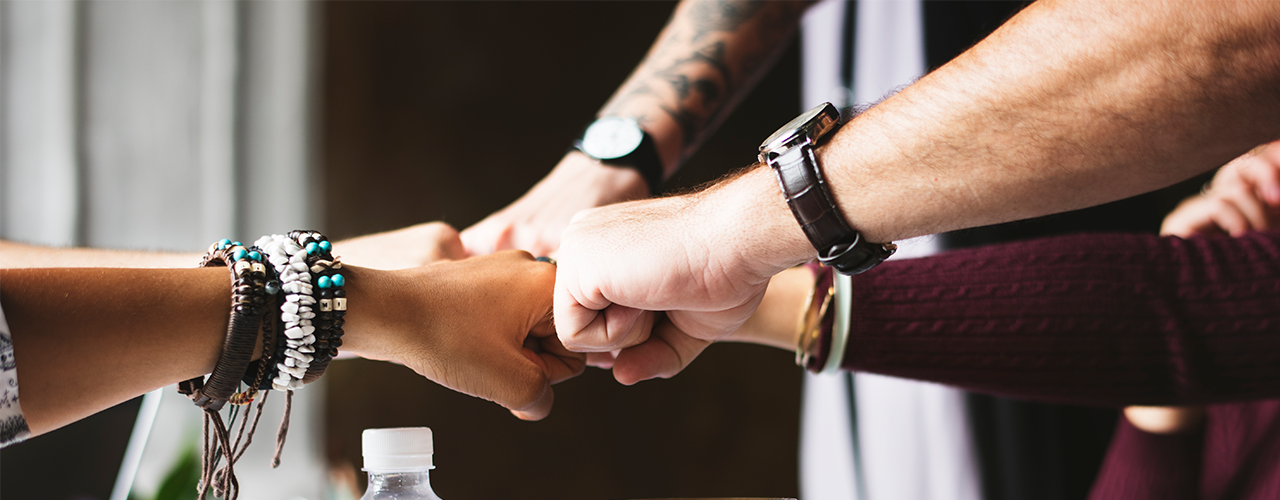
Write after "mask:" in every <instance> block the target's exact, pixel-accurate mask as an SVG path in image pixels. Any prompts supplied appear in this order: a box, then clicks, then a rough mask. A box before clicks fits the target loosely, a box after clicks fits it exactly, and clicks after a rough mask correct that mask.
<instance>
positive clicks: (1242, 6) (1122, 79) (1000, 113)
mask: <svg viewBox="0 0 1280 500" xmlns="http://www.w3.org/2000/svg"><path fill="white" fill-rule="evenodd" d="M1276 32H1280V4H1277V3H1274V2H1141V3H1126V2H1113V3H1097V2H1085V1H1056V2H1038V3H1036V4H1033V5H1031V6H1030V7H1028V8H1027V9H1024V10H1023V11H1022V12H1020V13H1019V14H1018V15H1017V16H1015V17H1014V18H1013V19H1012V20H1011V21H1010V22H1009V23H1007V24H1006V25H1005V26H1003V27H1001V28H1000V29H998V30H997V31H996V32H995V33H993V35H992V36H991V37H989V38H987V39H986V40H984V41H983V42H981V43H979V44H978V45H976V46H975V47H974V48H973V49H970V50H969V51H967V52H966V53H965V54H963V55H961V56H960V57H959V58H957V59H956V60H954V61H952V62H951V63H949V64H947V65H945V66H943V67H942V68H940V69H938V70H937V71H935V72H933V73H931V74H929V75H927V76H926V77H924V78H923V79H921V80H920V81H919V82H917V83H916V84H914V85H912V86H910V87H908V88H907V89H905V90H904V91H902V92H900V93H898V94H897V95H895V96H893V97H891V98H889V99H887V100H886V101H884V102H883V103H881V104H880V105H879V106H877V107H875V108H872V109H871V110H870V111H868V112H866V113H864V114H863V115H861V116H860V117H858V118H856V119H854V120H852V121H851V122H850V123H848V124H846V125H845V126H844V127H843V128H842V129H840V131H839V132H838V133H836V134H835V136H834V137H833V138H832V139H831V140H830V142H829V143H827V144H825V145H824V146H822V147H820V148H819V149H818V150H817V156H818V159H819V161H820V163H821V164H822V165H823V171H824V174H825V176H826V179H827V183H828V186H829V187H830V188H831V190H832V192H833V196H834V198H835V200H836V203H837V205H838V206H839V208H840V210H841V211H842V212H843V214H844V215H845V218H846V219H847V220H848V221H849V222H850V223H851V224H852V225H853V226H854V227H855V228H856V229H858V230H859V231H860V232H861V233H862V235H863V236H864V237H865V238H867V239H868V240H870V241H878V242H884V241H891V240H895V239H899V238H905V237H910V236H918V235H923V234H932V233H938V232H943V231H947V230H953V229H960V228H966V227H973V226H979V225H985V224H992V223H998V222H1005V221H1010V220H1016V219H1022V218H1027V217H1034V216H1039V215H1045V214H1048V213H1054V212H1059V211H1065V210H1070V209H1075V208H1081V207H1086V206H1091V205H1095V204H1098V203H1102V202H1105V201H1111V200H1115V199H1120V198H1123V197H1127V196H1130V195H1133V194H1137V193H1141V192H1144V191H1148V190H1151V189H1155V188H1158V187H1162V186H1165V185H1169V184H1171V183H1173V182H1176V181H1178V180H1182V179H1185V178H1187V177H1190V176H1191V175H1193V174H1195V173H1199V172H1203V171H1204V170H1206V169H1208V168H1209V167H1210V166H1212V165H1220V164H1222V163H1224V162H1226V161H1227V160H1229V159H1230V158H1233V157H1235V156H1238V155H1239V154H1241V153H1243V152H1244V151H1247V150H1248V149H1250V148H1251V147H1253V146H1254V145H1256V144H1259V143H1262V142H1264V141H1268V140H1273V139H1275V137H1277V136H1280V118H1278V117H1280V91H1277V90H1276V89H1278V88H1280V38H1277V37H1275V36H1274V34H1275V33H1276ZM779 195H780V193H779V191H778V187H777V181H776V180H775V179H774V177H773V175H772V173H771V172H769V171H768V170H767V169H765V168H763V167H758V166H757V167H755V168H753V169H751V170H749V171H748V172H747V173H745V174H743V175H740V176H738V177H736V178H734V179H732V180H731V181H728V182H725V183H722V184H721V185H718V186H716V187H715V189H712V190H709V191H706V192H702V193H696V194H693V195H689V196H685V197H683V199H682V200H673V199H670V198H668V199H663V200H654V201H650V202H633V203H628V204H623V205H618V206H613V207H605V208H601V209H596V210H593V211H590V212H589V213H588V214H586V215H584V216H583V217H582V218H581V219H580V220H578V221H577V222H576V223H575V224H572V225H571V226H570V227H569V228H568V229H566V232H565V236H564V246H562V248H561V254H560V256H561V263H562V265H561V267H560V270H559V273H560V277H561V278H562V279H561V280H560V281H558V283H557V296H556V317H557V329H558V331H559V334H560V337H561V340H562V341H563V342H564V343H565V344H566V345H569V346H572V347H573V348H575V349H580V350H615V349H619V348H623V347H627V346H637V347H634V348H633V349H641V350H643V351H645V352H644V353H643V355H641V356H635V357H634V358H633V361H628V360H627V359H626V358H627V357H628V355H627V351H626V350H624V351H623V352H622V353H621V354H620V355H619V357H618V360H617V363H616V364H615V365H614V370H615V375H617V373H618V370H619V368H622V367H624V366H625V365H627V364H628V363H633V362H634V363H636V364H639V365H643V366H637V367H631V368H624V369H625V370H627V371H629V372H631V373H633V374H634V375H635V376H636V377H639V378H637V380H639V379H644V378H651V377H654V376H670V375H672V374H674V373H675V372H677V371H678V368H676V369H675V370H672V369H671V368H670V367H671V366H673V365H679V366H680V367H682V366H683V365H684V364H687V363H688V362H690V361H691V360H692V359H693V358H694V357H696V356H697V353H698V352H699V351H700V350H701V349H702V348H703V347H705V346H706V345H707V344H708V343H709V342H710V341H713V340H715V339H718V338H722V337H723V336H725V335H727V334H728V333H729V332H732V331H733V330H734V329H736V328H737V326H738V325H740V324H741V323H742V322H743V321H745V320H746V318H747V317H748V316H749V315H750V312H751V310H752V308H753V307H754V305H753V304H754V302H756V301H758V300H760V297H761V296H762V294H763V292H764V289H765V284H766V283H767V281H768V278H769V277H770V276H772V275H773V274H776V273H778V272H780V271H781V270H783V269H786V268H788V267H791V266H793V265H795V264H796V263H799V262H803V261H806V260H809V259H812V258H813V257H814V255H815V251H814V249H813V248H812V247H811V246H810V245H809V243H808V241H807V240H805V238H804V235H803V234H802V233H801V232H800V230H799V227H798V225H797V224H796V222H795V220H794V218H793V217H792V215H791V213H790V211H789V210H788V208H787V206H786V205H785V204H784V203H782V201H781V197H780V196H779ZM652 221H658V222H657V223H656V224H655V223H654V222H652ZM641 226H649V228H647V229H641ZM655 226H656V227H655ZM637 234H643V235H644V236H645V238H646V239H648V240H650V241H652V243H651V242H648V241H647V242H643V243H641V244H636V245H627V244H626V243H628V242H631V241H634V240H635V239H636V238H637V236H636V235H637ZM602 248H608V249H614V250H616V252H615V253H611V254H599V253H593V252H596V251H597V250H599V249H602ZM640 259H644V260H646V261H648V262H646V264H645V266H642V267H644V269H645V271H646V272H645V273H643V274H641V273H637V272H635V271H634V268H635V267H637V266H635V265H634V264H633V263H634V262H636V261H638V260H640ZM624 267H625V268H624ZM565 278H567V279H565ZM673 308H675V309H674V310H673ZM634 310H648V311H666V317H667V318H669V320H670V321H671V322H672V323H673V324H674V326H675V328H674V330H673V329H664V328H662V327H661V325H659V328H658V329H657V330H654V336H653V339H650V336H649V335H648V332H646V331H644V328H643V327H639V328H637V327H636V320H635V319H634V318H644V317H645V316H646V315H645V314H637V313H635V312H634ZM610 317H612V318H613V319H612V320H611V321H610V320H609V319H608V318H610ZM637 330H638V331H637ZM659 332H661V333H659ZM672 332H685V333H687V335H684V336H681V335H680V334H679V333H672ZM637 343H640V344H639V345H637ZM644 343H657V344H659V345H651V346H646V345H645V344H644ZM659 367H661V368H659Z"/></svg>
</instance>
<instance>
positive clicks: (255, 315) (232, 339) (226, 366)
mask: <svg viewBox="0 0 1280 500" xmlns="http://www.w3.org/2000/svg"><path fill="white" fill-rule="evenodd" d="M261 261H262V254H261V253H260V252H258V251H257V250H256V249H255V248H246V247H244V246H243V245H241V244H240V242H238V241H235V242H233V241H229V240H225V239H224V240H222V241H219V242H217V243H214V244H213V245H212V246H210V247H209V253H207V254H206V255H205V257H204V259H203V260H202V261H201V262H200V267H210V266H214V265H224V266H227V269H228V270H229V271H230V273H231V280H232V282H231V319H230V321H229V322H228V324H227V336H226V339H225V340H224V341H223V345H222V353H221V354H219V355H218V363H217V364H216V365H214V368H213V373H211V374H210V375H209V378H208V380H205V379H204V377H195V378H192V379H190V380H186V381H184V382H181V383H179V384H178V391H179V392H181V393H182V394H185V395H187V396H188V397H190V398H191V401H192V402H194V403H195V405H196V406H199V407H200V408H203V409H205V410H206V411H213V412H216V411H218V410H220V409H222V406H223V405H224V404H226V402H227V400H228V399H230V398H231V397H232V395H233V394H234V393H235V392H236V389H237V388H239V386H240V379H241V378H242V377H243V376H244V374H245V371H247V370H248V367H249V362H250V358H252V357H253V348H254V345H255V344H256V343H257V341H258V326H259V324H260V322H261V318H262V313H263V310H264V306H265V305H266V302H267V301H266V283H267V278H268V275H267V273H268V270H267V268H266V266H265V265H264V264H263V263H262V262H261Z"/></svg>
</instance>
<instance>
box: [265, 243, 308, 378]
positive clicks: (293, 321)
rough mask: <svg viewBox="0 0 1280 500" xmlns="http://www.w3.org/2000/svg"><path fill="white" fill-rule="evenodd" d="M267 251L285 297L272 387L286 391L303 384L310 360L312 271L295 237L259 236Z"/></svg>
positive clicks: (281, 305) (281, 308)
mask: <svg viewBox="0 0 1280 500" xmlns="http://www.w3.org/2000/svg"><path fill="white" fill-rule="evenodd" d="M257 243H258V245H259V246H261V247H262V248H263V249H264V250H265V251H266V253H267V260H268V261H269V262H271V265H272V266H273V267H275V270H276V272H277V273H279V276H280V290H281V291H282V292H283V293H284V300H282V301H281V302H280V323H281V335H280V336H279V337H278V340H277V341H276V345H275V346H274V351H275V352H274V354H275V356H274V360H275V366H273V367H272V373H271V375H272V380H271V387H272V388H273V389H275V390H277V391H287V390H292V389H299V388H301V387H302V377H303V375H305V374H306V372H307V367H308V366H309V364H310V362H311V356H310V353H312V352H315V350H314V348H312V347H311V344H312V342H314V341H315V336H314V333H315V326H313V325H312V324H311V320H312V319H314V318H315V312H313V310H312V307H313V306H314V305H315V298H313V297H312V295H311V294H312V291H313V287H312V284H311V272H310V269H309V268H308V266H307V264H306V262H305V259H306V250H305V249H304V248H303V247H302V245H299V244H298V243H297V242H296V241H294V240H292V239H290V238H288V237H287V236H283V235H278V234H276V235H271V236H263V237H262V238H260V239H259V240H258V242H257Z"/></svg>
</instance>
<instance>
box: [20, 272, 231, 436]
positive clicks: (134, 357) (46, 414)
mask: <svg viewBox="0 0 1280 500" xmlns="http://www.w3.org/2000/svg"><path fill="white" fill-rule="evenodd" d="M230 290H231V282H230V279H229V278H228V276H227V270H226V269H225V268H216V269H145V270H144V269H116V268H103V269H71V268H63V269H6V270H0V300H2V301H3V304H2V305H3V308H4V313H5V316H6V318H7V319H8V322H9V327H10V331H11V333H12V335H13V343H14V357H15V361H16V363H17V373H18V381H19V384H20V387H21V391H22V392H21V395H22V408H23V411H24V413H25V414H26V417H27V422H28V424H29V425H30V426H31V430H32V432H33V434H41V433H43V432H47V431H49V430H52V429H56V428H58V427H61V426H63V425H66V424H68V423H70V422H73V421H75V420H78V419H80V418H83V417H85V416H88V415H90V414H93V413H95V412H97V411H100V410H102V409H105V408H109V407H111V406H114V405H116V404H119V403H120V402H123V401H125V400H128V399H129V398H132V397H135V396H137V395H139V394H143V393H145V392H147V391H150V390H153V389H156V388H159V387H163V386H165V385H169V384H173V383H176V382H178V381H180V380H185V379H188V378H191V377H194V376H197V375H201V374H204V373H209V372H210V371H212V370H213V365H214V363H216V362H217V359H218V353H219V352H221V349H222V339H223V337H224V336H225V335H226V326H227V319H228V317H229V314H230V311H231V301H230Z"/></svg>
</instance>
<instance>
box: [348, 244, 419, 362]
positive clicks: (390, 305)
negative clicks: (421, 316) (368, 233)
mask: <svg viewBox="0 0 1280 500" xmlns="http://www.w3.org/2000/svg"><path fill="white" fill-rule="evenodd" d="M409 272H412V271H411V270H404V271H382V270H377V269H369V268H363V267H356V266H350V265H344V266H343V274H345V275H346V277H347V282H346V285H345V286H344V288H345V289H346V292H347V316H346V317H345V318H344V320H345V323H346V324H345V326H344V330H345V333H344V335H343V337H342V351H345V352H348V353H350V354H353V355H356V356H359V357H362V358H367V359H376V360H384V361H390V360H393V359H392V358H393V356H394V353H395V351H396V347H395V340H396V335H394V332H396V331H398V330H399V329H400V326H399V325H398V324H397V322H398V321H399V320H400V318H401V317H403V316H404V315H405V312H406V311H407V310H406V309H404V306H401V305H399V304H400V302H401V297H402V296H403V294H404V293H405V292H406V291H407V290H409V289H410V288H408V287H407V286H406V285H403V284H398V282H399V281H400V280H402V279H403V276H404V275H405V273H409Z"/></svg>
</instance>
